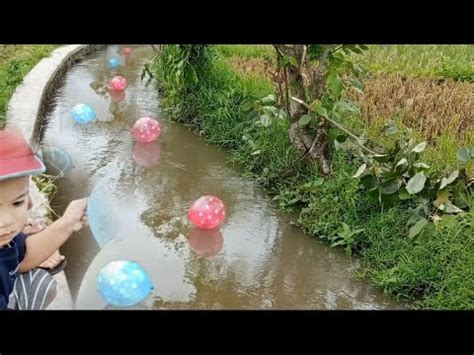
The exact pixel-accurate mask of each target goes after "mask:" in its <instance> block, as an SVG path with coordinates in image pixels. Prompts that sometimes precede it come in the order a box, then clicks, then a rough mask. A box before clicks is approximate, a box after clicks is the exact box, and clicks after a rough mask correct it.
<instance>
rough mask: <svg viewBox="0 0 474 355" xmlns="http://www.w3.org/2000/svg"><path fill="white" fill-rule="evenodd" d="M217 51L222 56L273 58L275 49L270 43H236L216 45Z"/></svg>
mask: <svg viewBox="0 0 474 355" xmlns="http://www.w3.org/2000/svg"><path fill="white" fill-rule="evenodd" d="M216 49H217V51H218V52H219V53H220V54H221V55H222V56H223V57H224V58H230V57H240V58H264V59H269V60H274V59H275V49H274V48H273V46H271V45H255V44H236V45H217V46H216Z"/></svg>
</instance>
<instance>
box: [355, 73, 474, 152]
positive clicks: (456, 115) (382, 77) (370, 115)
mask: <svg viewBox="0 0 474 355" xmlns="http://www.w3.org/2000/svg"><path fill="white" fill-rule="evenodd" d="M364 87H365V89H364V94H363V95H357V94H354V93H352V92H348V95H349V97H350V98H352V99H354V100H355V101H356V102H358V104H359V106H360V108H361V114H362V118H363V119H365V120H367V122H368V123H374V122H377V121H380V120H384V121H386V120H388V119H391V118H398V119H399V120H401V122H403V124H404V125H406V126H408V127H411V128H413V129H415V130H416V131H417V132H418V133H420V134H421V135H422V136H423V137H425V139H428V140H429V141H430V142H431V143H435V138H437V137H439V136H441V135H442V133H444V132H445V131H446V130H449V131H451V132H452V133H453V134H454V136H455V137H458V138H462V137H464V136H465V134H466V133H467V132H470V131H473V130H474V84H472V83H469V82H460V81H458V82H456V81H453V80H451V79H441V80H437V79H430V78H420V77H417V78H415V77H404V76H402V75H400V74H376V75H373V76H371V77H367V78H366V79H365V80H364Z"/></svg>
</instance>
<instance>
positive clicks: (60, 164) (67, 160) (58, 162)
mask: <svg viewBox="0 0 474 355" xmlns="http://www.w3.org/2000/svg"><path fill="white" fill-rule="evenodd" d="M42 153H43V163H44V164H45V166H46V168H47V169H48V170H47V171H48V174H50V175H56V176H58V175H64V174H67V173H68V172H69V171H71V169H72V167H73V163H72V158H71V156H70V155H69V154H68V153H67V152H66V151H65V150H64V149H62V148H60V147H55V146H48V147H44V148H43V149H42Z"/></svg>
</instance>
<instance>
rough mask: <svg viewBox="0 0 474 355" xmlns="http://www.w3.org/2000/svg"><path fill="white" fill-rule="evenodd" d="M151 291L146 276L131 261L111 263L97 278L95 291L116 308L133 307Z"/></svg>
mask: <svg viewBox="0 0 474 355" xmlns="http://www.w3.org/2000/svg"><path fill="white" fill-rule="evenodd" d="M152 290H153V286H152V284H151V281H150V278H149V276H148V274H147V273H146V271H145V270H144V269H143V268H142V267H141V266H140V265H139V264H137V263H136V262H133V261H123V260H120V261H112V262H110V263H109V264H107V266H106V267H104V268H103V269H102V270H101V271H100V272H99V276H98V277H97V291H99V294H100V295H101V296H102V297H103V298H104V300H105V301H106V302H107V303H108V304H111V305H113V306H117V307H130V306H133V305H135V304H137V303H139V302H141V301H143V300H144V299H145V298H146V297H147V296H148V295H149V294H150V292H151V291H152Z"/></svg>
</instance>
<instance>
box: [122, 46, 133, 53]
mask: <svg viewBox="0 0 474 355" xmlns="http://www.w3.org/2000/svg"><path fill="white" fill-rule="evenodd" d="M123 53H124V54H127V55H130V54H132V48H130V47H125V48H124V49H123Z"/></svg>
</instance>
